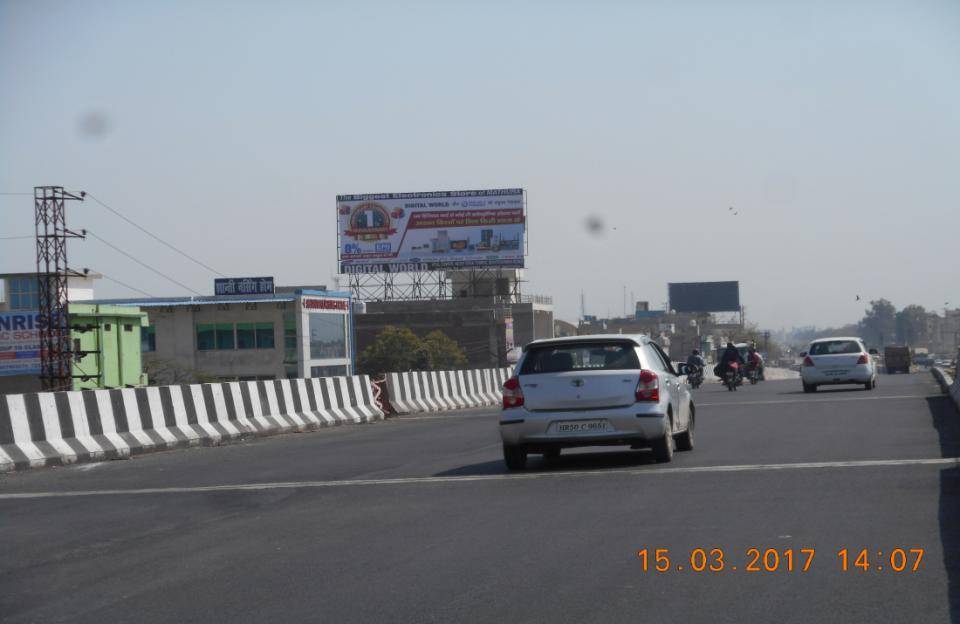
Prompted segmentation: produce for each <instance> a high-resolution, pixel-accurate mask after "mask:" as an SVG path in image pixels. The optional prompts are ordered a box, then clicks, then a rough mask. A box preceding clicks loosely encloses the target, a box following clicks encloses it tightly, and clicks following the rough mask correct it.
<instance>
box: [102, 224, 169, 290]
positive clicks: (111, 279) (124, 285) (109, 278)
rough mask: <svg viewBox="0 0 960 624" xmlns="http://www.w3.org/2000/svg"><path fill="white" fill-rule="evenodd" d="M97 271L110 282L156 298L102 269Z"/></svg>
mask: <svg viewBox="0 0 960 624" xmlns="http://www.w3.org/2000/svg"><path fill="white" fill-rule="evenodd" d="M88 234H89V232H88ZM97 273H99V274H100V275H101V276H102V277H105V278H107V279H108V280H110V281H111V282H113V283H115V284H120V285H121V286H123V287H124V288H129V289H130V290H133V291H136V292H138V293H140V294H141V295H146V296H147V297H151V298H153V299H156V297H155V296H154V295H151V294H150V293H148V292H145V291H142V290H140V289H139V288H137V287H135V286H131V285H130V284H125V283H124V282H121V281H120V280H118V279H116V278H113V277H110V276H109V275H107V274H106V273H104V272H103V271H97Z"/></svg>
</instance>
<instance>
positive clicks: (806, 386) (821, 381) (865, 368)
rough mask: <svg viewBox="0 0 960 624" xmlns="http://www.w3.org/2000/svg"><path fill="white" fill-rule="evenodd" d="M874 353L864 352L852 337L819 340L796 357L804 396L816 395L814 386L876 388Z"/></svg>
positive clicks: (865, 350)
mask: <svg viewBox="0 0 960 624" xmlns="http://www.w3.org/2000/svg"><path fill="white" fill-rule="evenodd" d="M876 353H877V352H876V350H875V349H871V350H867V348H866V347H865V346H864V345H863V340H861V339H860V338H855V337H839V338H820V339H818V340H814V341H813V342H811V343H810V345H809V346H808V347H807V350H806V351H804V352H802V353H801V354H800V356H801V357H803V364H802V365H801V367H800V379H801V381H802V382H803V391H804V392H816V390H817V386H826V385H837V384H860V385H862V386H863V387H864V388H866V389H867V390H873V389H874V388H876V387H877V365H876V363H875V362H874V361H873V357H872V356H873V355H875V354H876Z"/></svg>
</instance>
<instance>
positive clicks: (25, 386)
mask: <svg viewBox="0 0 960 624" xmlns="http://www.w3.org/2000/svg"><path fill="white" fill-rule="evenodd" d="M101 277H102V276H101V275H100V274H99V273H92V272H88V273H86V274H85V275H82V276H80V275H72V276H70V277H69V278H68V279H67V297H68V300H69V301H70V302H71V303H73V302H77V301H84V300H89V299H92V298H93V296H94V293H93V287H94V283H95V282H96V280H98V279H100V278H101ZM39 306H40V280H39V279H38V276H37V273H35V272H33V273H31V272H23V273H2V274H0V394H10V393H17V392H38V391H40V390H42V385H41V383H40V325H39V315H40V309H39Z"/></svg>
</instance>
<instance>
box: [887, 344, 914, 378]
mask: <svg viewBox="0 0 960 624" xmlns="http://www.w3.org/2000/svg"><path fill="white" fill-rule="evenodd" d="M883 361H884V363H885V364H886V367H887V374H890V375H892V374H894V373H909V372H910V347H897V346H893V345H891V346H889V347H886V348H884V350H883Z"/></svg>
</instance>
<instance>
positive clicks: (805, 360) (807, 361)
mask: <svg viewBox="0 0 960 624" xmlns="http://www.w3.org/2000/svg"><path fill="white" fill-rule="evenodd" d="M803 365H804V366H813V365H814V364H813V359H812V358H811V357H810V356H809V355H808V356H807V357H805V358H803Z"/></svg>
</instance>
